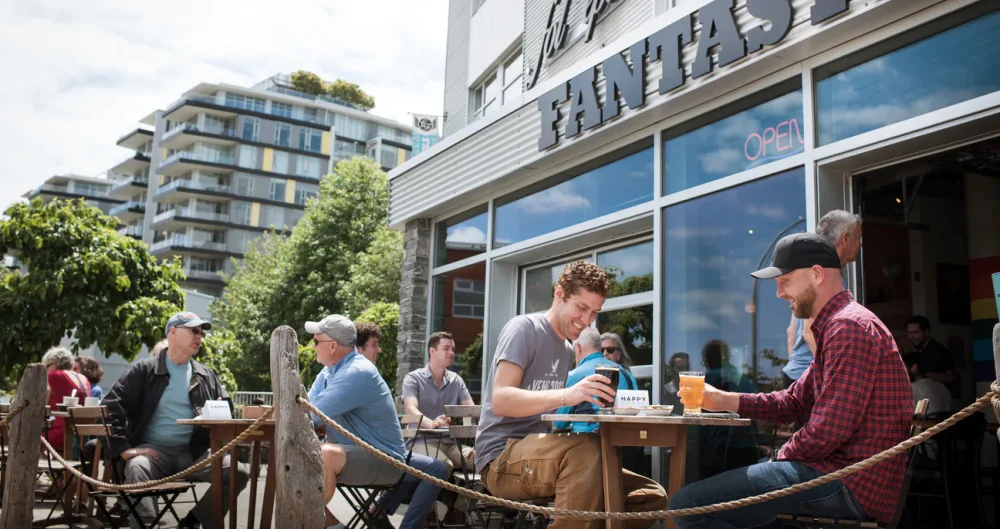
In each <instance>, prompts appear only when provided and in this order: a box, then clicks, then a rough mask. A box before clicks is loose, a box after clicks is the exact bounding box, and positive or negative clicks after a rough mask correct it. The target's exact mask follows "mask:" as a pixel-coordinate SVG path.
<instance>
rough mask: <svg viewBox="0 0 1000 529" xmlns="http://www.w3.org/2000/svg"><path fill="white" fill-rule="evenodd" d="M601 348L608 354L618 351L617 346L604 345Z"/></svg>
mask: <svg viewBox="0 0 1000 529" xmlns="http://www.w3.org/2000/svg"><path fill="white" fill-rule="evenodd" d="M601 350H602V351H604V352H605V353H608V354H615V353H617V352H618V348H617V347H602V348H601Z"/></svg>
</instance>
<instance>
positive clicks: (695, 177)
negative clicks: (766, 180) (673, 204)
mask: <svg viewBox="0 0 1000 529" xmlns="http://www.w3.org/2000/svg"><path fill="white" fill-rule="evenodd" d="M779 90H780V88H779ZM766 95H771V94H770V93H769V94H766ZM762 101H766V102H762ZM754 105H755V106H754ZM741 106H742V107H744V108H746V107H747V106H751V108H748V109H747V110H743V111H742V112H739V113H736V114H733V112H734V109H732V108H727V109H723V110H722V111H721V112H723V113H728V114H730V115H729V116H728V117H726V118H723V119H720V120H718V121H715V122H714V123H711V124H709V125H705V126H703V127H701V128H697V129H694V130H690V131H684V130H683V129H680V130H673V131H668V134H670V135H671V136H673V137H672V138H670V139H667V140H666V141H664V143H663V159H664V165H665V167H664V171H663V178H664V182H663V189H664V192H665V193H667V194H670V193H676V192H678V191H683V190H685V189H687V188H689V187H694V186H697V185H701V184H704V183H706V182H711V181H713V180H717V179H719V178H724V177H727V176H729V175H732V174H736V173H739V172H742V171H746V170H748V169H752V168H754V167H757V166H758V165H763V164H766V163H769V162H773V161H775V160H779V159H781V158H785V157H786V156H791V155H793V154H798V153H800V152H802V148H803V144H804V135H805V132H804V131H803V129H802V126H803V123H802V90H801V89H799V90H795V91H794V92H791V93H787V94H785V95H783V96H780V97H777V98H773V99H771V100H770V101H767V100H766V99H763V96H761V95H757V96H754V97H751V98H748V100H746V101H744V102H742V103H741Z"/></svg>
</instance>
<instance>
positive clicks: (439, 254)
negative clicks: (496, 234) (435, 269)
mask: <svg viewBox="0 0 1000 529" xmlns="http://www.w3.org/2000/svg"><path fill="white" fill-rule="evenodd" d="M487 221H488V217H487V213H486V205H483V206H482V207H479V208H476V209H473V210H471V211H467V212H465V213H463V214H461V215H458V216H456V217H452V218H450V219H448V220H444V221H441V222H438V223H437V225H436V226H435V230H436V231H437V233H435V241H436V246H437V250H436V251H435V252H434V265H435V266H443V265H446V264H448V263H454V262H455V261H461V260H462V259H466V258H468V257H472V256H474V255H479V254H482V253H483V252H485V251H486V230H487V226H486V223H487Z"/></svg>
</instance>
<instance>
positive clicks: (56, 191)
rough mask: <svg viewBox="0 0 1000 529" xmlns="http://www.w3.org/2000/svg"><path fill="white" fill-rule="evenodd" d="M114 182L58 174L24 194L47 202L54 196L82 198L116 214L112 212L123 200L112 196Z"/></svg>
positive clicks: (27, 197)
mask: <svg viewBox="0 0 1000 529" xmlns="http://www.w3.org/2000/svg"><path fill="white" fill-rule="evenodd" d="M113 184H114V182H108V180H107V179H105V178H99V177H93V176H83V175H75V174H66V175H56V176H53V177H51V178H49V179H48V180H46V181H45V183H44V184H42V185H40V186H38V187H36V188H34V189H32V190H30V191H28V192H27V193H25V194H24V195H22V196H24V198H26V199H29V200H31V199H33V198H35V197H41V198H42V200H44V201H45V202H49V201H50V200H52V199H54V198H61V199H74V198H82V199H84V200H85V201H87V203H88V204H90V205H92V206H94V207H96V208H98V209H100V210H101V211H103V212H105V213H109V214H112V215H114V214H115V213H112V212H113V211H115V210H116V209H117V208H118V207H119V206H120V205H121V203H122V201H121V200H118V199H115V198H113V197H112V196H111V193H110V191H111V187H112V185H113Z"/></svg>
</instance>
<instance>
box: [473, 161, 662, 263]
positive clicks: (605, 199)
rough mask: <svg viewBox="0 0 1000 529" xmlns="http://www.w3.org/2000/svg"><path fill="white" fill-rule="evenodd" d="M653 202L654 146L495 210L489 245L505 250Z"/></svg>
mask: <svg viewBox="0 0 1000 529" xmlns="http://www.w3.org/2000/svg"><path fill="white" fill-rule="evenodd" d="M647 145H648V144H647ZM652 199H653V148H652V147H649V148H646V149H643V150H641V151H639V152H636V153H634V154H630V155H628V156H626V157H624V158H621V159H619V160H617V161H613V162H611V163H608V164H606V165H603V166H601V167H597V168H596V169H592V170H589V171H587V172H585V173H583V174H580V175H579V176H576V177H573V178H572V179H570V180H566V181H564V182H562V183H559V184H556V185H554V186H552V187H549V188H547V189H544V190H541V191H537V192H535V193H533V194H530V195H528V196H524V197H522V198H517V199H516V200H513V201H512V202H509V203H507V204H503V205H500V206H498V207H497V208H496V219H495V225H494V231H495V235H494V240H493V242H494V244H495V245H496V246H497V247H501V246H507V245H509V244H513V243H516V242H520V241H523V240H526V239H530V238H532V237H536V236H539V235H544V234H546V233H549V232H552V231H555V230H558V229H561V228H565V227H568V226H572V225H574V224H579V223H581V222H584V221H587V220H590V219H595V218H597V217H600V216H602V215H607V214H609V213H614V212H616V211H620V210H623V209H626V208H629V207H632V206H636V205H639V204H643V203H646V202H649V201H650V200H652Z"/></svg>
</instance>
